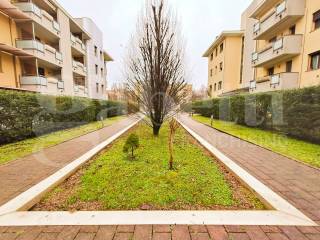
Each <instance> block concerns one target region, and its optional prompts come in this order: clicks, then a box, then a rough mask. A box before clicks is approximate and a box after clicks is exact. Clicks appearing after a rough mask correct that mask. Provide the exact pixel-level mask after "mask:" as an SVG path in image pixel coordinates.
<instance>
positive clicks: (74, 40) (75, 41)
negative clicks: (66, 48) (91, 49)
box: [70, 34, 86, 55]
mask: <svg viewBox="0 0 320 240" xmlns="http://www.w3.org/2000/svg"><path fill="white" fill-rule="evenodd" d="M70 40H71V47H72V48H73V50H74V51H76V54H78V55H79V54H80V55H85V54H86V45H85V44H84V43H83V42H82V41H81V39H79V38H78V37H76V36H74V35H73V34H71V38H70Z"/></svg>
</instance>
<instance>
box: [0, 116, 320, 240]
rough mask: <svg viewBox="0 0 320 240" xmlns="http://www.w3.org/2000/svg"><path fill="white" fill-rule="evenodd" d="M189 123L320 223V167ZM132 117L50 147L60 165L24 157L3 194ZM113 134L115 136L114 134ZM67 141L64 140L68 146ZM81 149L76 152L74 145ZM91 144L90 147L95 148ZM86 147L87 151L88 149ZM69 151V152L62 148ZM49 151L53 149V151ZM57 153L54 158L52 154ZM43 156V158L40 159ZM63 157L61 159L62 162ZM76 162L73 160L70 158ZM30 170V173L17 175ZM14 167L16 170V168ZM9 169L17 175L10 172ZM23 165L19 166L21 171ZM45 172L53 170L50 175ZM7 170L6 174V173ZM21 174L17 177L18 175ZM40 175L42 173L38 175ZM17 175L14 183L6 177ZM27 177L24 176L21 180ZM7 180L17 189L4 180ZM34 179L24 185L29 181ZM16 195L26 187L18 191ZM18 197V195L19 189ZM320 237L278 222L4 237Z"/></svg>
mask: <svg viewBox="0 0 320 240" xmlns="http://www.w3.org/2000/svg"><path fill="white" fill-rule="evenodd" d="M181 120H182V121H183V123H184V124H186V125H187V126H188V127H189V128H191V129H192V130H194V131H196V132H197V133H198V134H199V135H201V136H202V137H203V138H205V139H206V140H207V141H208V142H210V143H211V144H213V145H214V146H215V147H217V148H218V149H219V150H221V151H222V152H224V153H225V154H226V155H227V156H229V157H230V158H232V159H233V160H234V161H236V162H237V163H238V164H239V165H241V166H242V167H243V168H245V169H247V170H248V171H249V172H250V173H251V174H253V175H254V176H255V177H257V178H258V179H259V180H261V181H262V182H264V183H265V184H267V185H268V186H270V187H271V188H272V189H273V190H274V191H276V192H278V193H279V194H280V195H282V196H283V197H284V198H286V199H287V200H288V201H290V202H291V203H292V204H294V205H295V206H296V207H298V208H299V209H300V210H301V211H303V212H304V213H305V214H307V215H308V216H309V217H310V218H312V219H313V220H314V221H317V222H318V223H320V201H319V200H320V184H319V183H320V171H319V170H316V169H313V168H310V167H308V166H305V165H303V164H300V163H297V162H295V161H292V160H290V159H288V158H285V157H283V156H281V155H278V154H275V153H272V152H270V151H267V150H265V149H263V148H260V147H257V146H255V145H253V144H250V143H247V142H245V141H241V140H239V139H237V138H234V137H231V136H229V135H227V134H223V133H221V132H219V131H216V130H214V129H212V128H210V127H207V126H205V125H203V124H200V123H198V122H195V121H193V120H192V119H190V118H189V117H187V116H183V117H182V119H181ZM130 121H132V120H125V121H123V122H120V123H117V124H115V125H114V126H112V127H107V128H105V129H103V130H101V132H99V134H97V133H95V134H92V136H91V137H90V134H89V135H88V136H83V137H81V138H79V139H77V140H76V141H75V142H74V143H73V144H70V143H69V144H70V145H68V147H63V148H61V149H59V150H57V151H53V150H52V149H51V151H49V150H50V149H48V150H45V151H46V156H49V159H55V161H54V162H55V163H57V166H55V167H53V166H51V167H50V166H47V165H45V164H43V163H39V160H37V159H38V157H35V158H32V159H29V160H28V158H26V159H22V160H19V161H18V162H20V161H21V163H20V164H22V165H23V166H22V167H20V166H19V164H18V162H15V163H11V164H9V165H8V166H3V167H0V184H1V185H0V198H1V199H2V198H3V197H2V196H3V193H5V192H6V189H7V188H8V189H13V190H14V184H13V182H14V181H16V180H17V181H18V182H19V183H17V185H19V184H24V189H25V188H28V187H29V186H30V185H32V184H34V183H36V182H38V181H39V180H41V179H42V178H43V177H45V176H46V175H47V174H49V172H54V171H56V170H57V169H58V168H60V167H61V166H63V165H65V164H66V163H67V162H68V161H67V162H66V161H63V160H62V159H63V158H65V159H66V158H68V159H74V158H76V156H78V155H77V154H79V155H81V154H82V153H84V152H86V151H87V149H88V148H91V147H92V146H93V145H95V143H97V142H99V141H102V139H105V138H107V137H108V136H111V135H112V132H113V133H115V132H117V131H118V130H119V129H121V128H123V127H124V126H126V125H128V124H129V122H130ZM108 134H110V135H108ZM62 145H64V144H62ZM74 146H76V148H75V149H74V150H73V147H74ZM89 146H90V147H89ZM83 148H86V149H83ZM63 149H64V150H66V149H67V150H68V151H67V152H68V154H67V155H66V154H64V153H62V151H63ZM47 151H49V152H47ZM52 155H53V156H54V157H51V156H52ZM40 159H41V158H40ZM58 159H60V160H58ZM70 161H72V160H70ZM28 164H33V166H34V167H33V169H31V170H26V171H27V172H26V175H27V177H25V176H24V174H23V175H22V174H20V175H19V177H14V176H17V174H18V173H19V172H21V171H23V170H24V169H28V168H27V166H29V165H28ZM10 166H11V168H10ZM5 167H7V168H8V169H7V170H6V171H8V170H10V171H11V173H10V174H11V175H10V174H7V173H6V172H5V169H4V168H5ZM15 168H16V169H19V170H15ZM45 172H47V173H46V174H45ZM3 174H6V176H5V177H3ZM14 174H16V175H14ZM33 174H35V175H36V177H34V176H33ZM9 178H11V181H9V180H8V181H7V180H6V179H9ZM20 178H21V179H23V180H20ZM3 180H5V181H7V184H8V183H11V184H12V185H13V187H12V186H11V187H10V185H7V184H3V182H2V181H3ZM26 180H27V181H28V182H29V183H26V184H25V183H24V181H26ZM15 191H16V193H18V192H21V191H23V190H18V189H15ZM13 192H14V191H12V193H11V194H12V195H14V194H16V193H13ZM7 198H8V197H7ZM12 239H14V240H45V239H46V240H50V239H52V240H126V239H127V240H129V239H134V240H149V239H150V240H151V239H152V240H210V239H211V240H320V227H277V226H268V227H266V226H262V227H261V226H260V227H259V226H82V227H78V226H67V227H63V226H52V227H0V240H12Z"/></svg>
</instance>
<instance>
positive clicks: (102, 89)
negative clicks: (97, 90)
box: [101, 84, 104, 93]
mask: <svg viewBox="0 0 320 240" xmlns="http://www.w3.org/2000/svg"><path fill="white" fill-rule="evenodd" d="M101 92H102V93H103V92H104V85H103V84H102V85H101Z"/></svg>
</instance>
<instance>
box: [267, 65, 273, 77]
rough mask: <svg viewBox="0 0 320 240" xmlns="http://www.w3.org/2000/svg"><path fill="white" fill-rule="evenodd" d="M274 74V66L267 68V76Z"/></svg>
mask: <svg viewBox="0 0 320 240" xmlns="http://www.w3.org/2000/svg"><path fill="white" fill-rule="evenodd" d="M272 75H274V67H272V68H269V69H268V76H272Z"/></svg>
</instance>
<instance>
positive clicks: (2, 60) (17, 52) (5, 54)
mask: <svg viewBox="0 0 320 240" xmlns="http://www.w3.org/2000/svg"><path fill="white" fill-rule="evenodd" d="M91 38H92V37H91V36H90V34H89V33H88V32H87V31H86V30H85V29H84V28H83V27H82V26H81V25H80V24H79V23H78V22H77V21H76V20H75V19H73V18H72V17H71V16H70V15H69V14H68V13H67V12H66V11H65V10H64V9H63V8H62V7H61V6H60V5H59V3H58V2H57V1H55V0H28V1H25V0H16V1H9V0H0V87H6V88H18V89H25V90H30V91H35V92H40V93H44V94H52V95H70V96H80V97H89V95H88V85H89V83H88V70H87V69H88V65H87V62H88V56H87V46H86V45H87V41H89V40H91Z"/></svg>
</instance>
